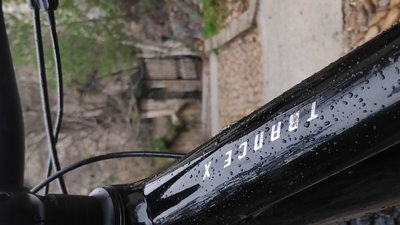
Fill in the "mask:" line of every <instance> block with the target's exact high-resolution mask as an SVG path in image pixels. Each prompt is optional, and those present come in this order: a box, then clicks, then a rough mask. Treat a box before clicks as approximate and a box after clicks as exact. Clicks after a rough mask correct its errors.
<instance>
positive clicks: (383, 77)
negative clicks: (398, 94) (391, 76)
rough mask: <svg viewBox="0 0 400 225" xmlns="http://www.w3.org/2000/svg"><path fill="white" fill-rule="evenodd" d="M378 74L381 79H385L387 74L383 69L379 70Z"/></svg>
mask: <svg viewBox="0 0 400 225" xmlns="http://www.w3.org/2000/svg"><path fill="white" fill-rule="evenodd" d="M378 76H379V78H380V79H381V80H384V79H385V75H383V72H382V71H379V72H378Z"/></svg>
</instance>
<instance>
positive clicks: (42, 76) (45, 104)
mask: <svg viewBox="0 0 400 225" xmlns="http://www.w3.org/2000/svg"><path fill="white" fill-rule="evenodd" d="M33 19H34V23H33V25H34V30H35V32H34V33H35V43H36V54H37V61H38V70H39V81H40V87H41V88H40V94H41V98H42V108H43V116H44V123H45V129H46V134H47V141H48V145H49V149H50V154H51V158H52V164H53V167H54V169H55V171H59V170H60V162H59V160H58V155H57V149H56V142H55V139H54V135H53V127H52V121H51V113H50V104H49V98H48V91H47V80H46V68H45V63H44V54H43V43H42V32H41V26H40V15H39V8H33ZM58 184H59V187H60V191H61V192H62V193H63V194H67V193H68V192H67V188H66V186H65V182H64V179H63V177H58Z"/></svg>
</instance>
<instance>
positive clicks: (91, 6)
mask: <svg viewBox="0 0 400 225" xmlns="http://www.w3.org/2000/svg"><path fill="white" fill-rule="evenodd" d="M399 7H400V0H336V1H330V0H322V1H321V0H298V1H290V0H281V1H274V0H259V1H257V0H112V1H111V0H95V1H94V0H70V1H62V0H61V1H60V6H59V9H58V10H57V11H56V20H57V29H58V37H59V43H60V51H61V58H62V66H63V71H64V82H65V83H64V85H65V93H64V96H65V114H64V120H63V121H64V122H63V125H62V127H61V135H60V139H59V142H58V144H57V148H58V150H59V156H60V158H61V164H62V166H67V165H69V164H71V163H73V162H76V161H79V160H82V159H85V158H87V157H90V156H95V155H100V154H105V153H111V152H118V151H139V150H149V151H160V152H167V151H169V152H180V153H188V152H190V151H192V150H193V149H195V148H196V147H197V146H198V145H200V144H201V143H203V142H204V141H206V140H208V139H209V138H211V137H212V136H213V135H215V134H217V133H218V132H219V131H220V130H221V129H222V127H224V126H226V125H228V124H231V123H233V122H235V121H237V120H239V119H240V118H242V117H244V116H246V115H248V114H249V113H251V112H252V111H254V110H255V109H257V108H259V107H261V106H262V105H264V104H265V103H267V102H269V101H271V100H272V99H273V98H275V97H276V96H278V95H279V94H281V93H283V92H284V91H285V90H287V89H289V88H290V87H292V86H294V85H295V84H297V83H299V82H300V81H302V80H303V79H305V78H307V77H308V76H310V75H312V74H313V73H315V72H317V71H319V70H320V69H322V68H324V67H325V66H327V65H328V64H329V63H331V62H332V61H334V60H336V59H338V58H339V57H340V56H342V55H344V54H346V53H348V52H349V51H351V50H353V49H354V48H356V47H357V46H359V45H361V44H363V43H365V42H366V41H368V40H369V39H371V38H373V37H374V36H376V35H377V34H379V33H380V32H382V31H383V30H385V29H387V28H388V27H390V26H391V25H393V24H394V23H395V22H397V21H398V20H399V19H400V9H399ZM3 10H4V12H5V17H6V18H5V19H6V23H7V29H8V30H7V31H8V34H9V39H10V43H11V48H12V54H13V60H14V63H15V65H16V68H15V69H16V74H17V79H18V85H19V89H20V95H21V101H22V105H23V110H24V119H25V132H26V145H27V147H26V152H27V156H26V157H27V166H26V185H27V186H29V187H32V186H33V185H35V184H37V183H38V182H39V181H41V180H42V179H43V178H44V174H45V170H46V165H47V158H48V152H47V151H48V150H47V143H46V138H45V132H44V128H43V122H42V121H43V118H42V112H41V105H40V93H39V90H38V89H39V84H38V73H37V69H36V57H35V50H34V37H33V27H32V16H31V11H30V9H29V8H28V6H27V4H26V3H25V2H24V1H17V0H3ZM42 29H43V37H44V46H45V57H46V68H47V75H48V80H49V86H50V90H51V93H50V95H51V96H50V99H51V102H52V105H53V106H54V107H53V108H52V109H53V111H54V113H55V112H56V97H57V96H56V88H55V68H54V62H53V60H52V59H53V56H52V47H51V40H50V33H49V29H48V25H47V20H46V18H45V17H43V18H42ZM54 117H55V114H54V115H53V118H54ZM171 163H173V160H167V159H147V158H146V159H142V158H140V159H124V160H120V159H119V160H118V161H113V160H110V161H106V162H101V163H98V164H94V165H89V166H86V167H83V168H81V169H79V170H76V171H74V172H71V173H69V174H68V175H66V176H65V179H66V182H67V185H68V188H69V191H70V193H74V194H88V193H89V192H90V191H91V190H93V189H94V188H95V187H99V186H102V185H105V184H118V183H130V182H134V181H137V180H139V179H143V178H145V177H148V176H152V175H153V174H155V173H157V172H159V171H160V170H162V169H163V168H165V167H166V166H167V165H169V164H171ZM52 190H53V191H57V187H56V185H54V186H52ZM389 214H390V215H389ZM399 221H400V216H399V214H398V210H397V209H396V208H391V209H388V210H387V211H385V212H383V213H380V214H372V215H369V216H365V217H362V218H358V219H355V220H352V221H349V222H346V223H343V224H397V223H399Z"/></svg>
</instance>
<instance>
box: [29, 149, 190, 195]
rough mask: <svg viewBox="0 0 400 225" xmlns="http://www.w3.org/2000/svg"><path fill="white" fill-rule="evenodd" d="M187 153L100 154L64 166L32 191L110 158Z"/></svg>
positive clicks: (156, 156)
mask: <svg viewBox="0 0 400 225" xmlns="http://www.w3.org/2000/svg"><path fill="white" fill-rule="evenodd" d="M184 155H185V154H182V153H164V152H150V151H127V152H114V153H109V154H105V155H99V156H95V157H92V158H88V159H84V160H82V161H79V162H76V163H74V164H71V165H69V166H67V167H64V168H63V169H61V170H59V171H57V172H56V173H54V174H53V175H51V176H50V177H48V178H47V179H45V180H44V181H42V182H41V183H39V184H38V185H36V186H35V187H34V188H32V189H31V192H32V193H33V194H36V193H37V192H38V191H40V190H41V189H42V188H43V187H45V186H46V185H48V184H49V183H50V182H52V181H54V180H55V179H58V178H59V177H61V176H62V175H64V174H66V173H68V172H70V171H72V170H75V169H78V168H80V167H82V166H85V165H88V164H92V163H95V162H99V161H104V160H108V159H116V158H128V157H153V158H175V159H180V158H182V157H183V156H184Z"/></svg>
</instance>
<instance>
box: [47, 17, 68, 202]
mask: <svg viewBox="0 0 400 225" xmlns="http://www.w3.org/2000/svg"><path fill="white" fill-rule="evenodd" d="M47 20H48V23H49V26H50V33H51V39H52V44H53V54H54V62H55V67H56V74H57V117H56V122H55V125H54V140H55V142H56V143H57V141H58V137H59V134H60V129H61V123H62V117H63V113H64V95H63V93H64V90H63V77H62V76H63V75H62V67H61V58H60V49H59V47H58V38H57V30H56V20H55V16H54V11H53V10H49V11H47ZM52 161H53V160H52V157H51V155H49V159H48V163H47V174H46V178H47V177H49V176H50V175H51V171H52V169H53V166H52V163H53V162H52ZM48 193H49V185H46V187H45V190H44V195H47V194H48Z"/></svg>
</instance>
